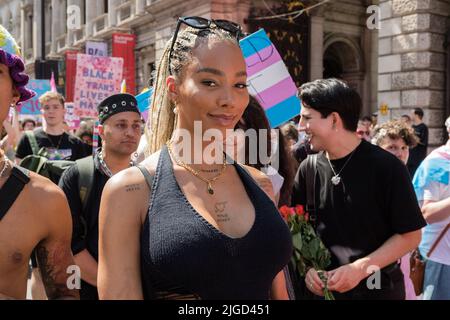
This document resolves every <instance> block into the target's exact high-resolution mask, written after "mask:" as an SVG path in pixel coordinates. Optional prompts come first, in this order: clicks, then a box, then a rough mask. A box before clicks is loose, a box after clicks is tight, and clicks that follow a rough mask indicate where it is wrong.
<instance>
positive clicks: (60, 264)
mask: <svg viewBox="0 0 450 320" xmlns="http://www.w3.org/2000/svg"><path fill="white" fill-rule="evenodd" d="M68 250H69V248H64V247H62V246H59V247H57V249H55V250H54V251H53V252H52V253H50V252H49V250H48V249H47V248H46V247H45V246H44V245H42V244H39V245H38V246H37V247H36V259H37V261H38V266H39V269H40V271H41V275H42V282H43V283H44V286H45V292H46V293H47V296H48V298H49V299H63V298H78V292H77V291H76V290H70V289H69V288H68V287H67V276H68V274H67V273H66V269H65V268H66V267H67V266H68V263H67V262H69V261H68V260H67V259H66V258H67V256H68V254H69V251H68ZM69 255H70V254H69Z"/></svg>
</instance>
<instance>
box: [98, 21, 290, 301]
mask: <svg viewBox="0 0 450 320" xmlns="http://www.w3.org/2000/svg"><path fill="white" fill-rule="evenodd" d="M185 25H187V26H188V27H187V28H183V29H181V27H182V26H185ZM240 30H241V28H240V26H239V25H237V24H236V23H234V22H231V21H227V20H209V19H206V18H202V17H180V18H179V19H178V24H177V27H176V29H175V34H174V35H173V37H172V39H171V40H170V41H169V42H168V43H167V45H166V46H165V48H164V51H163V53H162V56H161V60H160V62H159V65H158V68H157V73H156V78H155V86H154V90H153V94H152V98H151V106H150V114H149V121H150V127H149V128H150V130H148V131H147V134H148V136H149V141H148V142H149V143H148V147H149V150H150V153H152V155H150V156H149V157H148V158H147V159H145V160H144V161H143V162H142V163H141V165H139V166H137V167H136V168H129V169H125V170H123V171H121V172H120V173H118V174H116V175H115V176H114V177H112V178H111V179H110V180H109V181H108V182H107V184H106V186H105V189H104V190H103V194H102V200H101V204H100V215H99V234H100V239H99V265H98V292H99V297H100V299H143V298H145V299H216V300H218V299H236V300H239V299H255V300H258V299H259V300H264V299H269V298H272V299H287V298H288V293H287V290H286V283H285V278H284V273H283V268H284V267H285V266H286V265H287V263H288V262H289V259H290V257H291V254H292V249H293V246H292V236H291V234H290V232H289V229H288V227H287V225H286V223H285V222H284V221H283V219H282V218H281V215H280V213H279V212H278V210H277V207H276V206H275V203H274V197H273V188H272V184H271V181H270V179H269V178H268V177H267V176H266V175H265V174H264V173H262V172H260V171H259V170H257V169H255V168H252V167H249V166H243V165H240V164H238V163H236V162H232V161H227V157H226V155H225V154H224V152H223V144H224V142H225V139H226V137H227V132H230V131H231V132H232V131H234V130H233V129H234V127H235V125H236V124H237V122H238V121H239V119H241V117H242V114H243V113H244V110H245V108H246V107H247V105H248V103H249V94H248V90H247V72H246V64H245V60H244V57H243V54H242V51H241V49H240V47H239V44H238V40H239V37H240V34H241V32H240ZM209 133H211V134H212V133H214V136H213V137H210V138H209V139H208V138H206V136H205V135H206V134H209ZM199 138H200V139H199ZM212 138H215V141H214V142H210V139H212ZM211 144H212V149H214V151H215V152H213V151H211V148H210V145H211ZM208 151H211V152H208ZM211 153H215V155H216V156H215V158H214V159H211ZM206 154H207V155H206ZM205 157H206V158H205ZM230 162H231V163H230Z"/></svg>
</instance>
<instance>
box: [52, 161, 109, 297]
mask: <svg viewBox="0 0 450 320" xmlns="http://www.w3.org/2000/svg"><path fill="white" fill-rule="evenodd" d="M93 161H94V168H95V169H94V179H93V186H92V189H91V193H90V195H89V197H88V199H87V204H86V208H87V209H86V211H85V212H83V210H82V209H83V206H82V202H81V199H80V190H79V188H78V179H79V176H80V173H79V171H78V166H76V165H75V166H72V167H70V168H69V169H67V170H66V171H65V172H64V173H63V175H62V176H61V180H60V181H59V187H60V188H61V189H62V190H63V191H64V193H65V194H66V197H67V200H68V202H69V206H70V212H71V214H72V228H73V230H72V252H73V254H74V255H76V254H77V253H80V252H81V251H83V250H84V249H87V251H88V252H89V253H90V254H91V256H92V257H93V258H94V259H95V260H96V261H98V214H99V211H100V199H101V196H102V192H103V188H104V187H105V184H106V182H107V181H108V179H109V177H108V176H107V175H106V174H104V173H103V171H102V170H101V169H100V162H99V160H98V153H97V154H96V155H95V157H94V159H93ZM94 290H95V291H94ZM80 295H81V298H82V299H93V298H95V297H96V295H97V290H96V288H94V287H92V286H90V285H89V284H87V283H84V282H83V283H82V286H81V291H80Z"/></svg>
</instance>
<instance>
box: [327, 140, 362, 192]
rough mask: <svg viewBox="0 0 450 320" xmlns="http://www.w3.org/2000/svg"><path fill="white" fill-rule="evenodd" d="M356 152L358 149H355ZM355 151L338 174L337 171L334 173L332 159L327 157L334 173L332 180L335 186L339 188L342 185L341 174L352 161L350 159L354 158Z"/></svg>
mask: <svg viewBox="0 0 450 320" xmlns="http://www.w3.org/2000/svg"><path fill="white" fill-rule="evenodd" d="M355 150H356V148H355ZM355 150H353V151H352V153H351V154H350V156H349V157H348V159H347V161H345V163H344V165H343V166H342V168H341V170H339V172H338V173H336V171H334V168H333V165H332V164H331V161H330V158H329V157H327V156H325V157H326V158H327V160H328V163H329V164H330V168H331V171H333V174H334V176H333V177H332V178H331V183H332V184H333V185H335V186H337V185H338V184H339V183H341V176H340V175H341V173H342V171H343V170H344V168H345V166H346V165H347V163H348V162H349V161H350V159H351V158H352V156H353V154H354V153H355Z"/></svg>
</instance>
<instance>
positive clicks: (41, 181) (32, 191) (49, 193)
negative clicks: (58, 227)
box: [24, 172, 67, 214]
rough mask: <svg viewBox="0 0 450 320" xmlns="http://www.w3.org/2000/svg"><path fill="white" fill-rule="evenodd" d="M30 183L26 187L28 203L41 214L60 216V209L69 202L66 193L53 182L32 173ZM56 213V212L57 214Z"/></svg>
mask: <svg viewBox="0 0 450 320" xmlns="http://www.w3.org/2000/svg"><path fill="white" fill-rule="evenodd" d="M29 177H30V182H29V183H28V184H27V185H26V186H25V188H24V191H25V195H26V198H27V199H26V201H27V202H28V203H29V204H30V205H32V206H35V208H36V209H39V210H36V212H38V211H39V213H40V214H41V213H42V214H58V208H59V207H60V206H61V205H65V204H66V202H67V199H66V196H65V194H64V192H63V191H62V190H61V189H60V188H59V187H58V186H57V185H56V184H54V183H53V182H52V181H50V180H49V179H47V178H45V177H42V176H40V175H38V174H36V173H34V172H30V175H29ZM55 211H56V212H55Z"/></svg>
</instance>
